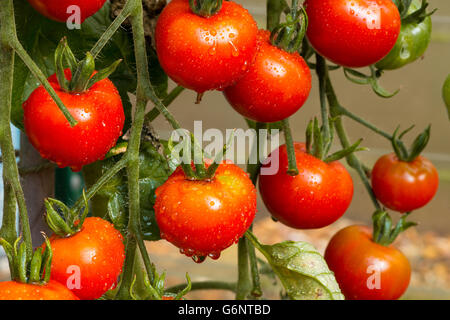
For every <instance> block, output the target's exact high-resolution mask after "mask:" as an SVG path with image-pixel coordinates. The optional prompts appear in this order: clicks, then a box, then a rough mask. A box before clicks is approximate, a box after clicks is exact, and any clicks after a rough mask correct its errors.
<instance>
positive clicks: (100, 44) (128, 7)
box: [90, 0, 134, 59]
mask: <svg viewBox="0 0 450 320" xmlns="http://www.w3.org/2000/svg"><path fill="white" fill-rule="evenodd" d="M133 8H134V3H133V0H127V2H126V3H125V5H124V7H123V9H122V11H121V12H120V14H119V15H118V16H117V17H116V18H115V19H114V21H113V22H112V23H111V25H110V26H109V27H108V29H106V30H105V32H104V33H103V34H102V36H101V37H100V39H98V41H97V43H96V44H95V45H94V46H93V47H92V49H91V51H90V53H91V54H92V56H93V57H94V59H95V58H97V56H98V54H99V53H100V51H102V49H103V48H104V47H105V45H106V44H107V43H108V41H109V40H110V39H111V38H112V37H113V36H114V34H115V33H116V31H117V30H118V29H119V28H120V26H121V25H122V23H123V22H124V21H125V20H126V19H127V18H128V17H129V16H130V14H131V12H132V11H133Z"/></svg>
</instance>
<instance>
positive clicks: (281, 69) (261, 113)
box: [224, 30, 311, 122]
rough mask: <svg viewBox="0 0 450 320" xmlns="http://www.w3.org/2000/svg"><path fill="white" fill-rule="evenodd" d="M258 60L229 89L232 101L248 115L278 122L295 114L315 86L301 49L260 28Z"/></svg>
mask: <svg viewBox="0 0 450 320" xmlns="http://www.w3.org/2000/svg"><path fill="white" fill-rule="evenodd" d="M259 41H260V47H259V51H258V53H257V55H256V59H255V62H254V63H253V64H252V66H251V67H250V68H249V71H248V72H247V74H246V75H245V77H244V78H243V79H241V80H240V81H239V82H238V83H236V84H235V85H234V86H231V87H228V88H227V89H225V91H224V94H225V97H226V98H227V100H228V102H229V103H230V105H231V106H232V107H233V108H234V109H235V110H236V111H237V112H239V113H240V114H241V115H243V116H244V117H246V118H248V119H251V120H255V121H260V122H277V121H281V120H283V119H286V118H288V117H290V116H292V115H293V114H294V113H295V112H297V111H298V110H299V109H300V108H301V107H302V106H303V104H304V103H305V101H306V99H307V98H308V96H309V92H310V90H311V73H310V71H309V68H308V66H307V65H306V63H305V61H304V60H303V58H302V57H301V56H300V55H299V54H298V53H288V52H286V51H284V50H282V49H279V48H278V47H276V46H273V45H272V44H271V43H270V32H268V31H266V30H261V31H260V32H259Z"/></svg>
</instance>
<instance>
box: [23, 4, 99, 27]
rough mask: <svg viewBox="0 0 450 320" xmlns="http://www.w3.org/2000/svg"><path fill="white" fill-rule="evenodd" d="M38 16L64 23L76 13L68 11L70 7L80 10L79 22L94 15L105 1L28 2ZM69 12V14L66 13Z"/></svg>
mask: <svg viewBox="0 0 450 320" xmlns="http://www.w3.org/2000/svg"><path fill="white" fill-rule="evenodd" d="M28 2H29V3H30V4H31V5H32V6H33V8H34V9H36V10H37V11H38V12H39V13H40V14H42V15H44V16H46V17H47V18H50V19H52V20H55V21H59V22H66V21H67V19H68V18H69V17H71V16H72V15H73V14H74V13H76V12H77V11H73V10H68V9H69V7H70V6H73V5H75V6H78V7H79V8H80V14H81V17H80V19H81V22H83V21H84V20H86V19H87V18H89V17H90V16H92V15H93V14H95V13H96V12H97V11H98V10H100V8H101V7H103V5H104V4H105V2H106V0H28ZM67 11H69V12H67Z"/></svg>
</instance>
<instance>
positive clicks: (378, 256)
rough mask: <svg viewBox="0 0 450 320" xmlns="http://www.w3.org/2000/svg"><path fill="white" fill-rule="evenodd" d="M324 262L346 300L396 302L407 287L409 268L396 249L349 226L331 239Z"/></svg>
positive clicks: (364, 230)
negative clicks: (375, 240)
mask: <svg viewBox="0 0 450 320" xmlns="http://www.w3.org/2000/svg"><path fill="white" fill-rule="evenodd" d="M325 260H326V261H327V263H328V266H329V267H330V269H331V270H332V271H333V272H334V274H335V276H336V280H337V281H338V283H339V286H340V288H341V290H342V293H343V294H344V295H345V297H346V298H347V299H351V300H396V299H398V298H400V297H401V296H402V295H403V293H404V292H405V291H406V288H408V285H409V281H410V278H411V267H410V264H409V262H408V259H407V258H406V257H405V256H404V255H403V254H402V253H401V252H400V251H398V250H397V249H395V248H394V247H390V246H383V245H380V244H377V243H375V242H374V241H373V240H372V234H371V230H370V229H369V228H367V227H363V226H350V227H347V228H344V229H342V230H341V231H339V232H338V233H337V234H335V235H334V236H333V238H332V239H331V240H330V243H329V244H328V246H327V249H326V251H325Z"/></svg>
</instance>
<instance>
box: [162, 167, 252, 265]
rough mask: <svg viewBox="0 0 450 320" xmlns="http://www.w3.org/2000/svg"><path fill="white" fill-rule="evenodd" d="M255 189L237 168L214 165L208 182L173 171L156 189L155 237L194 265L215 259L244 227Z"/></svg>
mask: <svg viewBox="0 0 450 320" xmlns="http://www.w3.org/2000/svg"><path fill="white" fill-rule="evenodd" d="M255 213H256V189H255V187H254V186H253V184H252V182H251V181H250V179H249V178H248V176H247V175H246V173H245V172H244V171H242V169H240V168H239V167H237V166H236V165H234V164H231V163H223V164H220V165H219V167H218V169H217V171H216V173H215V176H214V178H213V180H211V181H190V180H187V179H186V176H185V173H184V171H183V170H182V169H181V168H178V169H177V170H176V171H175V172H174V173H173V174H172V175H171V176H170V177H169V179H168V180H167V182H166V183H165V184H163V185H162V186H161V187H159V188H158V189H157V190H156V202H155V214H156V221H157V223H158V226H159V228H160V229H161V237H162V238H163V239H166V240H167V241H169V242H171V243H173V244H174V245H175V246H177V247H178V248H180V251H181V252H182V253H183V254H185V255H187V256H190V257H193V258H194V260H195V261H199V260H200V261H201V260H202V259H203V258H202V257H207V256H209V257H211V258H212V259H218V258H219V257H220V252H221V251H222V250H224V249H226V248H228V247H229V246H230V245H232V244H233V243H236V242H237V241H238V240H239V239H240V238H241V237H242V235H243V234H244V233H245V231H246V230H247V229H248V228H249V227H250V225H251V224H252V222H253V219H254V217H255Z"/></svg>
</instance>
